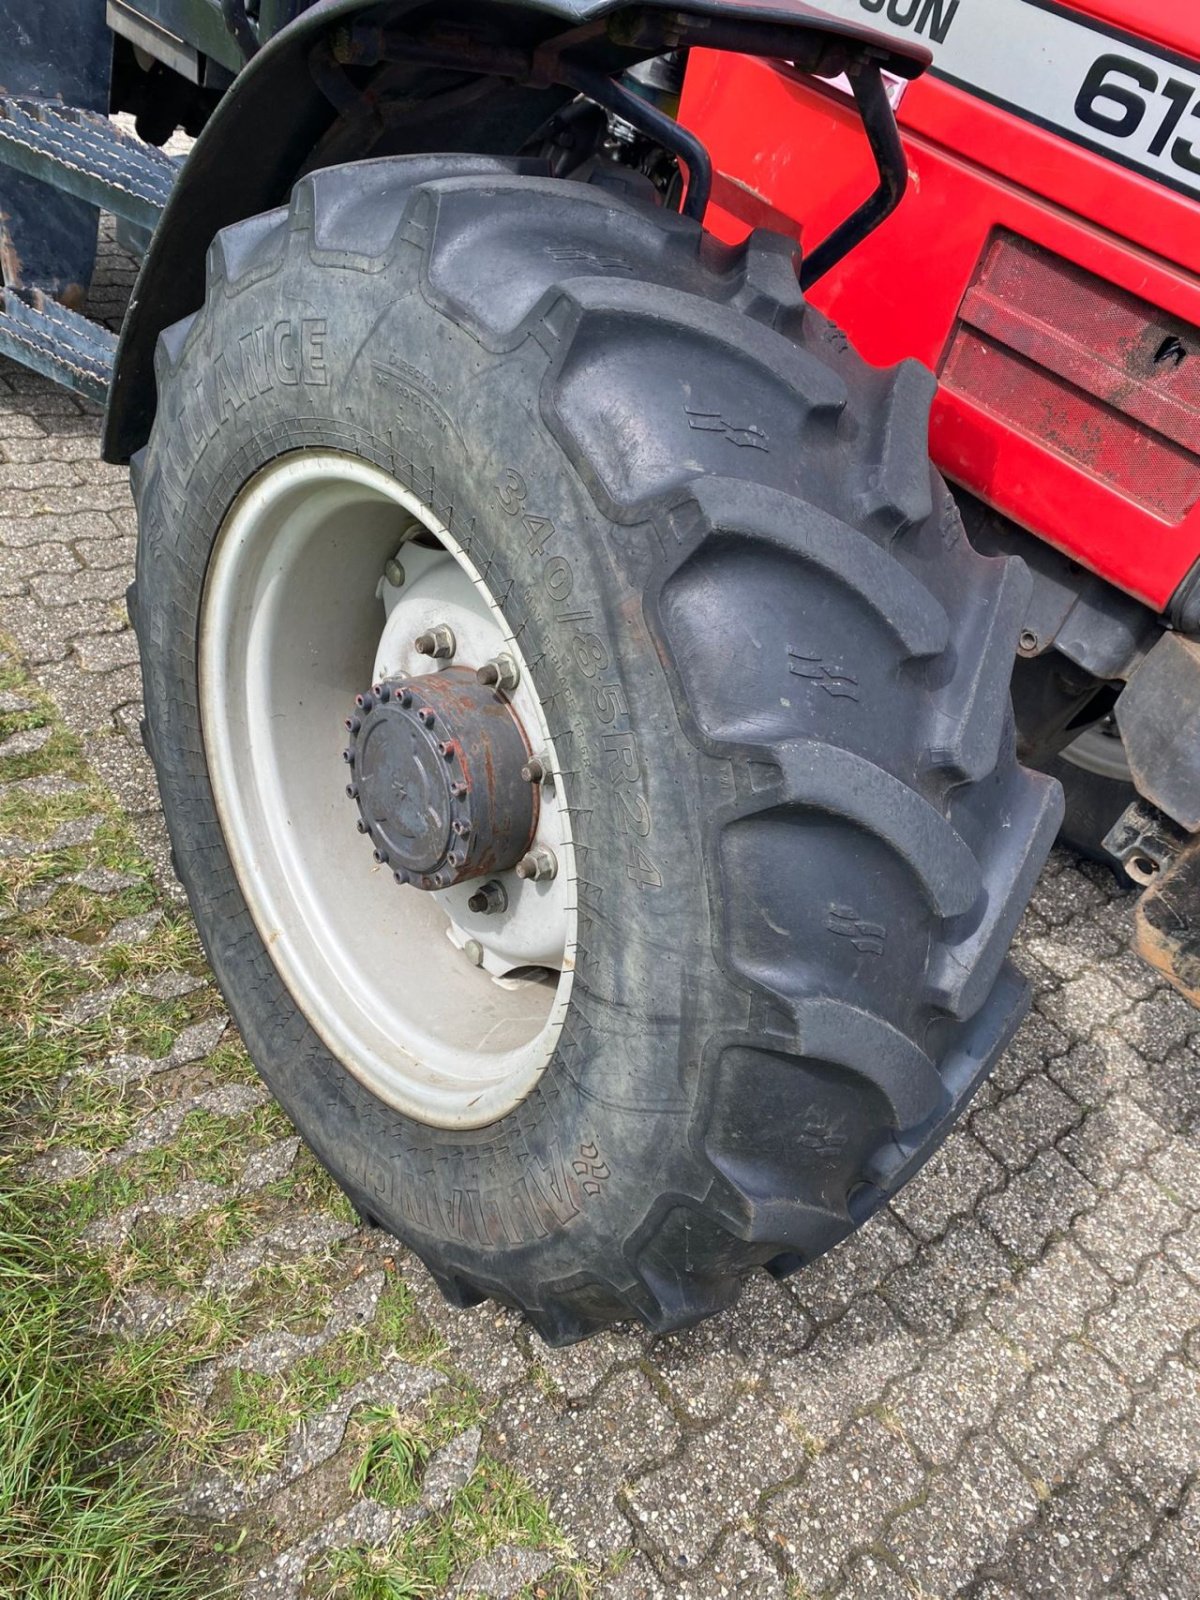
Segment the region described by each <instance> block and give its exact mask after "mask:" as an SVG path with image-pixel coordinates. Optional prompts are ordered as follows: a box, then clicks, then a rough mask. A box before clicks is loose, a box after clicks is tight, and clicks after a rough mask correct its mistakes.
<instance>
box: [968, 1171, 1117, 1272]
mask: <svg viewBox="0 0 1200 1600" xmlns="http://www.w3.org/2000/svg"><path fill="white" fill-rule="evenodd" d="M1099 1200H1100V1191H1099V1190H1098V1189H1096V1188H1095V1187H1094V1186H1093V1185H1092V1184H1090V1183H1089V1182H1088V1181H1087V1179H1086V1178H1085V1177H1083V1176H1082V1174H1081V1173H1079V1172H1077V1171H1076V1169H1075V1168H1074V1167H1073V1166H1071V1164H1070V1162H1068V1161H1066V1160H1064V1158H1063V1157H1062V1156H1060V1155H1059V1153H1058V1151H1057V1150H1043V1151H1040V1152H1039V1154H1038V1155H1037V1157H1036V1158H1035V1160H1034V1162H1033V1165H1032V1166H1030V1167H1028V1168H1026V1170H1025V1171H1024V1172H1019V1173H1017V1174H1016V1175H1015V1176H1014V1177H1013V1178H1012V1179H1010V1181H1009V1184H1008V1187H1007V1188H1006V1189H1005V1190H1004V1191H1003V1193H1001V1194H995V1195H987V1196H986V1197H985V1198H984V1200H983V1202H982V1203H981V1205H980V1207H979V1215H980V1217H981V1218H982V1219H983V1223H984V1225H985V1227H987V1228H988V1230H989V1231H990V1232H991V1233H992V1234H994V1235H995V1237H996V1239H997V1240H998V1241H999V1242H1000V1243H1001V1244H1002V1245H1003V1246H1004V1248H1005V1249H1006V1250H1010V1251H1012V1253H1013V1255H1015V1256H1020V1257H1021V1259H1022V1260H1024V1261H1035V1260H1036V1259H1037V1258H1038V1256H1040V1255H1041V1254H1042V1252H1043V1250H1045V1248H1046V1246H1047V1245H1048V1244H1049V1243H1050V1241H1051V1240H1052V1239H1054V1238H1056V1237H1061V1236H1063V1235H1065V1234H1066V1233H1067V1232H1068V1230H1069V1229H1070V1226H1071V1224H1072V1222H1073V1221H1074V1220H1075V1218H1076V1217H1077V1216H1079V1215H1080V1214H1081V1213H1082V1212H1084V1211H1088V1210H1090V1209H1091V1208H1092V1207H1093V1206H1095V1205H1097V1204H1098V1203H1099Z"/></svg>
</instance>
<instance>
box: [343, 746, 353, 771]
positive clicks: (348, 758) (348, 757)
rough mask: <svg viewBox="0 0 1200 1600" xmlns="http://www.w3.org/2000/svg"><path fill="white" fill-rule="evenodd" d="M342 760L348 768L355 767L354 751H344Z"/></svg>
mask: <svg viewBox="0 0 1200 1600" xmlns="http://www.w3.org/2000/svg"><path fill="white" fill-rule="evenodd" d="M342 760H343V761H344V762H345V763H346V765H347V766H348V767H352V766H353V765H354V751H353V750H350V749H346V750H343V751H342Z"/></svg>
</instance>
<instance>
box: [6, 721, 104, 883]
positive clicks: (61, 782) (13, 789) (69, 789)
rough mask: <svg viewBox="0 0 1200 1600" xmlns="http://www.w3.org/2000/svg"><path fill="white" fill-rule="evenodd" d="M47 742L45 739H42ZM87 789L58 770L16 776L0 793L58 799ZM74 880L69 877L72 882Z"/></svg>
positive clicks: (40, 798)
mask: <svg viewBox="0 0 1200 1600" xmlns="http://www.w3.org/2000/svg"><path fill="white" fill-rule="evenodd" d="M35 731H36V732H37V733H39V734H41V733H43V732H45V733H48V732H49V729H45V730H43V729H41V728H38V729H36V730H35ZM42 743H43V744H44V743H45V739H43V740H42ZM86 789H87V784H86V783H79V782H78V781H77V780H76V779H74V778H64V777H62V776H61V774H59V773H57V772H53V773H46V774H44V775H42V776H39V777H36V778H14V779H13V781H12V782H11V783H5V784H0V794H19V795H25V796H28V797H29V798H30V799H33V800H57V799H58V798H59V797H60V796H61V795H65V794H83V793H84V792H85V791H86ZM71 881H72V880H71V879H70V878H68V879H67V882H68V883H70V882H71Z"/></svg>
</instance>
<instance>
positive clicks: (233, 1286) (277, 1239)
mask: <svg viewBox="0 0 1200 1600" xmlns="http://www.w3.org/2000/svg"><path fill="white" fill-rule="evenodd" d="M354 1232H355V1229H354V1227H353V1226H352V1225H351V1224H350V1223H348V1222H343V1221H341V1220H340V1219H339V1218H337V1217H329V1216H325V1215H323V1214H320V1213H309V1212H299V1213H297V1214H296V1215H294V1216H290V1217H285V1218H284V1220H283V1221H282V1222H279V1223H276V1224H275V1226H274V1227H272V1228H269V1229H268V1230H267V1231H266V1232H265V1233H262V1234H258V1235H257V1236H256V1237H254V1238H252V1239H247V1240H246V1241H245V1242H244V1243H243V1244H240V1245H238V1246H237V1247H236V1248H235V1249H233V1250H231V1251H230V1252H229V1253H228V1255H225V1256H221V1257H220V1258H219V1259H218V1260H216V1261H214V1262H213V1263H212V1265H211V1266H210V1267H209V1268H208V1270H207V1272H206V1273H205V1274H204V1278H203V1281H202V1285H201V1286H202V1288H204V1289H205V1290H207V1291H208V1292H209V1293H212V1294H226V1295H229V1294H235V1293H236V1292H237V1291H238V1290H240V1289H243V1288H245V1287H246V1285H247V1284H249V1283H250V1282H252V1281H253V1278H254V1275H255V1273H256V1272H257V1271H258V1269H259V1268H260V1267H261V1266H262V1265H263V1264H264V1262H267V1261H274V1260H286V1259H289V1258H304V1257H311V1256H314V1255H318V1254H321V1253H323V1252H325V1251H328V1250H330V1249H332V1247H333V1246H334V1245H336V1244H340V1243H341V1242H342V1241H343V1240H345V1239H349V1238H350V1237H351V1236H352V1235H353V1234H354Z"/></svg>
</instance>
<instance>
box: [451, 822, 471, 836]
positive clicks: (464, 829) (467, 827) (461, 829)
mask: <svg viewBox="0 0 1200 1600" xmlns="http://www.w3.org/2000/svg"><path fill="white" fill-rule="evenodd" d="M454 831H455V833H456V834H457V835H458V837H459V838H460V839H465V838H466V837H467V835H468V834H469V833H470V831H471V824H470V823H469V822H462V821H459V822H456V823H454Z"/></svg>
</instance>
